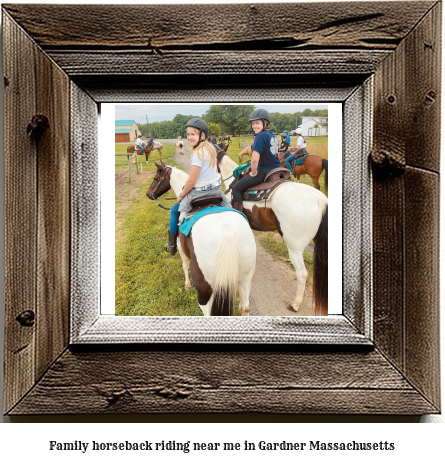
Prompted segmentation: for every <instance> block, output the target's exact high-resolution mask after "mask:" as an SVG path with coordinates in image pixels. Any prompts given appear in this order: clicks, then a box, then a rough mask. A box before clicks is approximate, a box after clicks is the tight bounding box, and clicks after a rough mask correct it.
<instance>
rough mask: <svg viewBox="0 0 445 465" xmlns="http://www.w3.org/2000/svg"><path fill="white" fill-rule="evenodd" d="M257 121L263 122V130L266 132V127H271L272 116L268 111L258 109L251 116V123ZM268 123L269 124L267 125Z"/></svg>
mask: <svg viewBox="0 0 445 465" xmlns="http://www.w3.org/2000/svg"><path fill="white" fill-rule="evenodd" d="M257 119H260V120H261V121H262V122H263V129H262V131H264V130H265V129H266V125H269V123H270V114H269V112H268V111H267V110H263V109H262V108H258V110H255V111H254V112H253V113H252V114H251V115H250V119H249V121H255V120H257ZM265 121H267V124H266V123H265Z"/></svg>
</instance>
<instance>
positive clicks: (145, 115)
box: [145, 115, 150, 133]
mask: <svg viewBox="0 0 445 465" xmlns="http://www.w3.org/2000/svg"><path fill="white" fill-rule="evenodd" d="M145 119H146V120H147V133H149V132H150V131H149V130H148V117H147V115H145Z"/></svg>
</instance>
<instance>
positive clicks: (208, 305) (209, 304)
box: [198, 292, 213, 316]
mask: <svg viewBox="0 0 445 465" xmlns="http://www.w3.org/2000/svg"><path fill="white" fill-rule="evenodd" d="M199 296H200V293H199V292H198V303H199ZM212 305H213V294H212V295H211V297H210V299H209V301H208V302H207V303H206V304H205V305H201V304H199V308H200V309H201V311H202V314H203V315H204V316H210V314H211V312H212Z"/></svg>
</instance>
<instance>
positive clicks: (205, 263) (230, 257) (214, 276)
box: [147, 162, 256, 316]
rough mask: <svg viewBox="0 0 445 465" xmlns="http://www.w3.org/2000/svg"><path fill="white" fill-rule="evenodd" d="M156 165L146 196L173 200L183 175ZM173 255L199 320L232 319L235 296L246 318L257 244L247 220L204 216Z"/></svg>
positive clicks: (228, 214) (224, 215)
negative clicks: (178, 261)
mask: <svg viewBox="0 0 445 465" xmlns="http://www.w3.org/2000/svg"><path fill="white" fill-rule="evenodd" d="M161 163H162V164H161V165H158V164H157V163H156V167H157V172H156V175H155V178H154V180H153V182H152V184H151V186H150V187H149V189H148V191H147V197H148V198H149V199H151V200H156V199H157V198H158V197H160V196H161V195H162V194H164V193H165V192H167V191H169V190H170V188H172V189H173V190H174V191H175V194H176V196H178V195H179V194H180V192H181V190H182V188H183V186H184V184H185V182H186V180H187V178H188V174H187V173H185V172H184V171H181V170H179V169H177V168H174V167H171V166H168V165H165V164H164V163H163V162H161ZM178 250H179V253H180V254H181V258H182V267H183V270H184V274H185V287H186V289H189V288H190V287H191V284H190V280H189V275H188V272H189V268H190V262H189V260H190V261H191V274H192V279H193V284H194V286H195V288H196V290H197V291H198V303H199V306H200V308H201V310H202V312H203V314H204V316H211V315H212V316H223V315H233V308H234V304H235V297H236V291H237V290H238V292H239V298H240V303H239V309H240V312H241V315H242V316H248V315H249V312H250V305H249V295H250V287H251V281H252V277H253V274H254V272H255V263H256V244H255V239H254V237H253V233H252V230H251V229H250V227H249V224H248V222H247V221H246V219H245V218H244V217H243V216H242V215H240V214H239V213H237V212H233V211H227V212H223V213H215V214H210V215H206V216H203V217H202V218H201V219H199V220H198V221H197V222H196V223H195V224H194V226H193V228H192V231H191V233H190V234H189V235H188V236H185V235H184V234H182V233H179V238H178Z"/></svg>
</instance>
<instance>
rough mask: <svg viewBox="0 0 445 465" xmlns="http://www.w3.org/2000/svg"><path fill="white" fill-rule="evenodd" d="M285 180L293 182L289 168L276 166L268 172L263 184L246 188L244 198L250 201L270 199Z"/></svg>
mask: <svg viewBox="0 0 445 465" xmlns="http://www.w3.org/2000/svg"><path fill="white" fill-rule="evenodd" d="M246 174H247V171H246ZM285 182H292V181H291V179H290V171H289V170H288V169H287V168H275V169H274V170H272V171H270V172H269V173H267V176H266V177H265V178H264V181H263V182H262V183H261V184H257V185H256V186H253V187H251V188H250V189H248V190H246V191H245V192H244V193H243V200H247V201H248V202H259V201H261V200H269V199H270V198H271V197H272V194H273V193H274V192H275V190H276V189H277V187H278V186H280V185H281V184H283V183H285Z"/></svg>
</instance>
